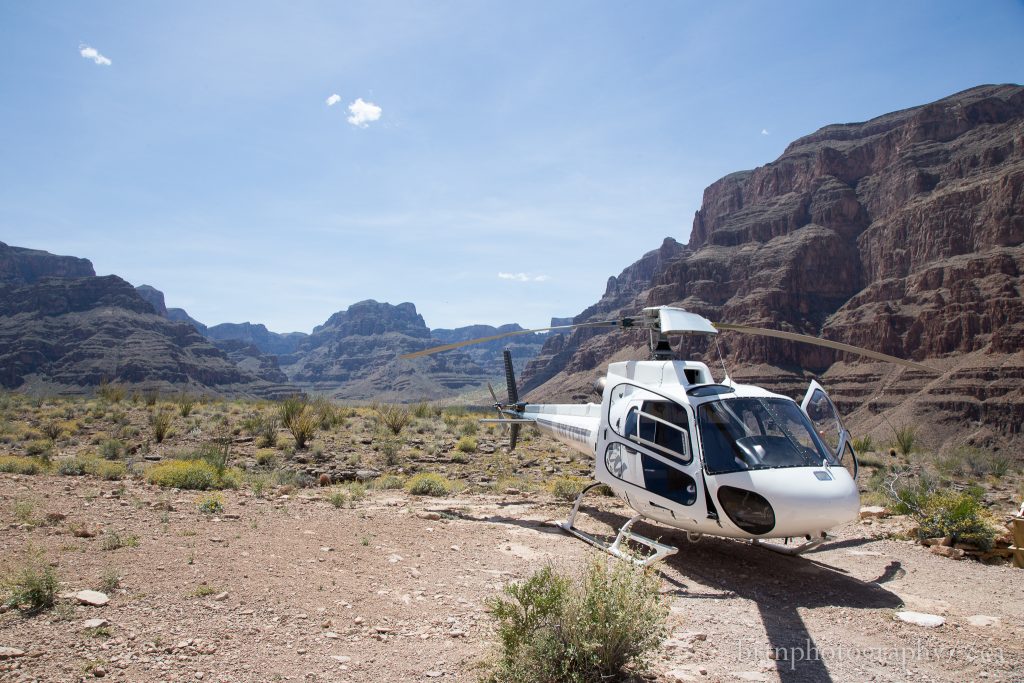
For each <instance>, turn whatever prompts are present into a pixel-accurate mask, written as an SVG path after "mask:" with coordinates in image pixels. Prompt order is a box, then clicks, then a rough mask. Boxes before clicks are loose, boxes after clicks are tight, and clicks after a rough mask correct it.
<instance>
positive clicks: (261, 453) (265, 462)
mask: <svg viewBox="0 0 1024 683" xmlns="http://www.w3.org/2000/svg"><path fill="white" fill-rule="evenodd" d="M256 464H257V465H259V466H260V467H266V468H270V469H272V468H273V467H274V466H275V465H277V451H275V450H273V449H271V448H261V449H259V450H258V451H256Z"/></svg>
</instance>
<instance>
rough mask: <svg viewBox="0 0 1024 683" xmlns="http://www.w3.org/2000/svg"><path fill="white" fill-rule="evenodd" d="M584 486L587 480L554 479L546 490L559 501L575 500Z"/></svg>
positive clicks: (577, 478) (575, 478) (576, 478)
mask: <svg viewBox="0 0 1024 683" xmlns="http://www.w3.org/2000/svg"><path fill="white" fill-rule="evenodd" d="M586 486H587V480H586V479H584V478H583V477H555V478H554V479H553V480H552V481H551V483H550V484H548V489H549V490H550V491H551V494H552V495H553V496H554V497H555V498H557V499H559V500H575V499H576V497H577V496H579V495H580V493H582V491H583V489H584V488H586Z"/></svg>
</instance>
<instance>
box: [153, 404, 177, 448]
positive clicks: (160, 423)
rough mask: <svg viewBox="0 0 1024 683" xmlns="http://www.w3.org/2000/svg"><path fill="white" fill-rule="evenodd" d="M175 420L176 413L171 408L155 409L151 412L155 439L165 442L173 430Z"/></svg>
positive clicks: (158, 441)
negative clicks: (172, 424) (172, 425)
mask: <svg viewBox="0 0 1024 683" xmlns="http://www.w3.org/2000/svg"><path fill="white" fill-rule="evenodd" d="M172 422H174V413H172V412H171V411H169V410H164V409H159V410H154V411H153V412H152V413H150V414H149V425H150V426H151V427H152V428H153V440H154V441H156V442H157V443H163V440H164V439H166V438H167V435H168V433H169V432H170V430H171V423H172Z"/></svg>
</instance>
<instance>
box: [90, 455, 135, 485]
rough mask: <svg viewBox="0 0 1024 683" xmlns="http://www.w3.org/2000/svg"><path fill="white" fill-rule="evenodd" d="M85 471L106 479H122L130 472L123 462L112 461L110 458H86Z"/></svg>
mask: <svg viewBox="0 0 1024 683" xmlns="http://www.w3.org/2000/svg"><path fill="white" fill-rule="evenodd" d="M84 466H85V473H86V474H91V475H92V476H94V477H99V478H100V479H105V480H106V481H120V480H122V479H124V478H125V475H126V474H128V468H127V467H125V465H124V463H123V462H111V461H109V460H95V459H94V460H86V461H85V462H84Z"/></svg>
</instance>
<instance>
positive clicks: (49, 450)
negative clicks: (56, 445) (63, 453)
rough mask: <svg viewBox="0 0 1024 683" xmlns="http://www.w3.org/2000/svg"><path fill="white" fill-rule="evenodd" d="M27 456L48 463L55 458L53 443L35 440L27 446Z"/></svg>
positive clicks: (45, 440)
mask: <svg viewBox="0 0 1024 683" xmlns="http://www.w3.org/2000/svg"><path fill="white" fill-rule="evenodd" d="M25 454H26V455H29V456H34V457H37V458H40V459H41V460H44V461H48V460H49V459H50V458H51V457H52V456H53V442H52V441H49V440H47V439H35V440H34V441H29V442H28V445H26V446H25Z"/></svg>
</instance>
